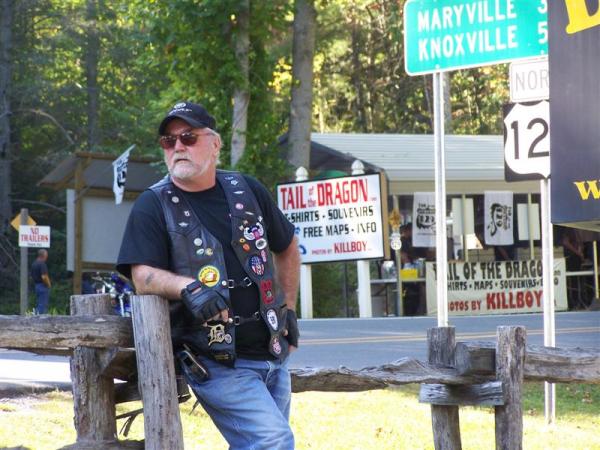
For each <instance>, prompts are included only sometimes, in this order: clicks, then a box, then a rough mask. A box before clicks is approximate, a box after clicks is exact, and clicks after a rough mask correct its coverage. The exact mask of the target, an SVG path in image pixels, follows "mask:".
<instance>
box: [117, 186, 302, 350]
mask: <svg viewBox="0 0 600 450" xmlns="http://www.w3.org/2000/svg"><path fill="white" fill-rule="evenodd" d="M244 178H245V179H246V181H247V182H248V185H249V186H250V188H251V189H252V191H253V193H254V195H255V196H256V199H257V201H258V204H259V206H260V209H261V210H262V213H263V218H264V223H265V227H266V234H267V237H268V241H269V247H270V249H271V251H273V252H275V253H279V252H282V251H283V250H285V249H286V248H287V247H288V246H289V245H290V243H291V242H292V238H293V236H294V226H293V225H292V224H291V223H290V222H289V221H288V220H287V219H286V217H285V216H284V215H283V214H282V213H281V211H280V210H279V208H278V207H277V205H276V204H275V203H274V202H273V199H272V198H271V195H270V194H269V192H268V191H267V189H266V188H265V187H264V186H263V185H262V184H260V183H259V182H258V181H256V180H255V179H254V178H251V177H248V176H245V175H244ZM182 195H184V196H185V198H186V200H187V201H188V202H189V204H190V206H191V207H192V209H193V210H194V212H195V213H196V215H197V216H198V217H199V218H200V220H201V221H202V224H203V225H204V226H205V227H206V228H207V229H208V230H209V231H210V233H211V234H212V235H213V236H214V237H215V238H217V239H218V240H219V241H220V243H221V245H222V246H223V251H224V253H225V265H226V267H227V276H228V278H230V279H234V280H241V279H243V278H244V277H245V276H247V274H246V272H245V271H244V269H243V268H242V265H241V264H240V261H239V260H238V258H237V256H236V255H235V253H234V251H233V247H231V220H230V218H229V212H230V211H229V205H228V203H227V198H226V197H225V192H224V191H223V188H222V187H221V185H220V184H219V183H218V182H216V184H215V186H214V187H212V188H210V189H207V190H205V191H200V192H184V191H182ZM169 247H170V246H169V235H168V233H167V229H166V222H165V217H164V214H163V211H162V207H161V205H160V200H159V199H158V197H157V196H156V194H155V193H154V192H153V191H151V190H146V191H144V192H143V193H142V194H141V195H140V196H139V197H138V199H137V200H136V202H135V204H134V206H133V208H132V210H131V214H130V216H129V220H128V222H127V227H126V228H125V234H124V235H123V241H122V243H121V250H120V252H119V259H118V263H117V270H118V271H119V272H121V273H122V274H123V275H125V276H126V277H128V278H131V265H132V264H143V265H147V266H152V267H156V268H158V269H164V270H169V268H170V267H171V264H170V262H171V259H172V258H176V257H177V255H172V254H171V253H170V251H169ZM229 293H230V297H231V302H232V308H233V314H234V315H238V316H241V317H250V316H251V315H252V314H254V312H256V311H257V310H258V309H259V306H260V297H259V292H258V288H257V287H256V285H254V284H253V285H252V286H250V287H248V288H242V287H237V288H234V289H230V291H229ZM269 338H270V334H269V330H268V329H267V326H266V324H265V323H264V321H262V320H260V321H256V322H247V323H245V324H244V325H241V326H239V327H237V329H236V351H237V353H238V355H239V356H241V357H244V358H249V359H272V356H271V354H270V353H269V351H268V343H269Z"/></svg>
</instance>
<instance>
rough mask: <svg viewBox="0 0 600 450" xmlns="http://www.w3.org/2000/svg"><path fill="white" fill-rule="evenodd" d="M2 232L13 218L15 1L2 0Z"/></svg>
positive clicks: (0, 134) (0, 130) (0, 57)
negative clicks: (13, 36) (12, 119)
mask: <svg viewBox="0 0 600 450" xmlns="http://www.w3.org/2000/svg"><path fill="white" fill-rule="evenodd" d="M0 11H2V13H1V14H0V234H4V233H5V232H6V230H7V228H8V224H9V222H10V219H11V212H12V211H11V207H10V192H11V191H10V189H11V170H10V168H11V166H10V163H11V157H10V156H11V155H10V114H11V109H10V81H11V77H12V70H11V60H10V51H11V46H12V19H13V1H12V0H0Z"/></svg>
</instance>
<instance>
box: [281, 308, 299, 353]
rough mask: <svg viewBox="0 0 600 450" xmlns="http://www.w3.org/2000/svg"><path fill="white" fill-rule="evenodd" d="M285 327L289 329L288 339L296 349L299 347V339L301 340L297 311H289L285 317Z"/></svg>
mask: <svg viewBox="0 0 600 450" xmlns="http://www.w3.org/2000/svg"><path fill="white" fill-rule="evenodd" d="M285 327H286V329H287V332H288V333H287V336H286V339H287V340H288V342H289V343H290V345H293V346H294V347H298V339H299V338H300V330H299V329H298V316H296V311H294V310H293V309H288V310H287V313H286V316H285Z"/></svg>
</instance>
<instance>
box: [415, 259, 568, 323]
mask: <svg viewBox="0 0 600 450" xmlns="http://www.w3.org/2000/svg"><path fill="white" fill-rule="evenodd" d="M425 268H426V270H425V273H426V274H425V282H426V288H427V314H428V315H430V316H433V315H436V314H437V301H436V298H437V291H436V289H437V288H436V284H437V283H436V274H435V263H426V264H425ZM565 272H566V269H565V259H564V258H556V259H555V260H554V306H555V309H556V311H566V310H567V308H568V305H567V284H566V275H565ZM542 293H543V290H542V261H540V260H526V261H493V262H475V263H471V262H449V263H448V312H449V314H450V315H458V316H472V315H478V314H512V313H531V312H541V311H542V306H543V300H542Z"/></svg>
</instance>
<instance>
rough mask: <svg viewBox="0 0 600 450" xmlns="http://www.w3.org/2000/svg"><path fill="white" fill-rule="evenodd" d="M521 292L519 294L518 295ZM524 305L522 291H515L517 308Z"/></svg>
mask: <svg viewBox="0 0 600 450" xmlns="http://www.w3.org/2000/svg"><path fill="white" fill-rule="evenodd" d="M519 294H521V295H519ZM524 306H525V300H523V293H522V292H519V293H517V308H523V307H524Z"/></svg>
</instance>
